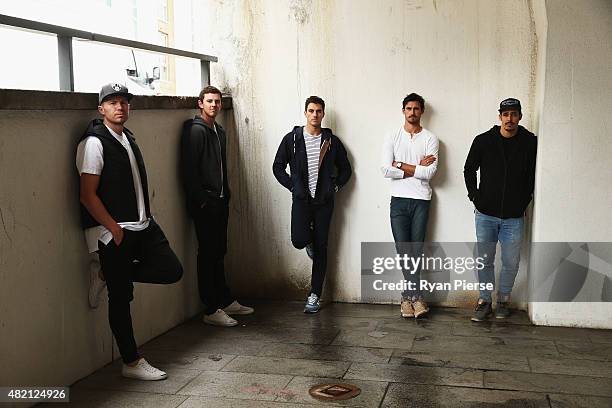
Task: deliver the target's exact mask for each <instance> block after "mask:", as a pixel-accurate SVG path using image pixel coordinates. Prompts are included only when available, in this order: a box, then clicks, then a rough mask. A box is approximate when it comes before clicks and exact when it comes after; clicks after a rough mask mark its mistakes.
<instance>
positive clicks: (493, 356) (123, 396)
mask: <svg viewBox="0 0 612 408" xmlns="http://www.w3.org/2000/svg"><path fill="white" fill-rule="evenodd" d="M470 314H471V311H470V310H461V309H449V308H437V309H433V310H432V311H431V312H430V314H429V317H428V318H427V319H423V320H418V321H415V320H414V319H402V318H401V317H400V316H399V306H385V305H356V304H342V303H335V304H330V305H327V306H325V307H324V308H323V309H322V310H321V312H320V313H319V314H317V315H304V314H303V313H302V304H301V303H295V302H283V303H272V302H268V303H262V304H259V305H257V310H256V314H255V315H252V316H245V317H243V318H241V319H239V320H240V323H241V324H240V325H239V326H237V327H233V328H216V327H212V326H207V325H205V324H203V323H202V322H201V321H200V319H194V320H191V321H189V322H187V323H185V324H183V325H181V326H179V327H177V328H175V329H173V330H171V331H169V332H168V333H166V334H164V335H162V336H160V337H158V338H156V339H154V340H153V341H151V342H149V343H147V344H146V345H144V346H143V347H142V353H143V354H144V355H145V357H146V358H147V359H148V360H149V361H151V362H152V363H154V364H155V365H157V366H158V367H160V368H162V369H164V370H166V371H167V372H168V375H169V378H168V379H167V380H165V381H160V382H140V381H134V380H128V379H123V378H122V377H121V376H120V374H119V372H120V369H119V367H120V366H119V363H118V362H115V363H113V364H111V365H108V366H106V367H104V368H102V369H101V370H99V371H97V372H95V373H94V374H92V375H91V376H89V377H87V378H85V379H83V380H81V381H79V382H78V383H76V384H75V385H74V386H73V387H72V388H71V400H72V401H73V404H72V405H74V406H92V407H93V406H95V407H102V406H104V407H113V408H118V407H134V406H138V407H180V408H192V407H215V408H223V407H240V408H243V407H244V408H247V407H248V408H261V407H276V408H289V407H291V408H298V407H301V408H304V407H315V406H319V407H320V406H321V405H322V404H323V405H330V404H329V403H322V402H319V401H317V400H315V399H313V398H311V397H310V396H309V395H308V389H309V388H310V387H311V386H312V385H315V384H318V383H321V382H326V381H339V382H348V383H351V384H354V385H357V386H358V387H360V388H361V390H362V392H361V395H359V396H358V397H356V398H354V399H352V400H349V401H344V402H342V403H341V405H343V406H351V407H521V408H522V407H588V408H598V407H612V331H610V330H607V331H603V330H586V329H570V328H554V327H535V326H532V325H530V324H529V321H528V319H527V316H526V315H525V314H524V313H516V314H515V315H513V316H512V317H511V318H510V319H508V320H507V321H504V322H498V321H492V322H486V323H472V322H470V321H469V316H470ZM49 406H54V405H49Z"/></svg>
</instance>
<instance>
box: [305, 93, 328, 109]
mask: <svg viewBox="0 0 612 408" xmlns="http://www.w3.org/2000/svg"><path fill="white" fill-rule="evenodd" d="M311 103H314V104H317V105H321V106H322V107H323V112H325V101H324V100H323V99H321V98H319V97H318V96H315V95H312V96H309V97H308V99H306V103H305V104H304V112H306V111H307V110H308V105H309V104H311Z"/></svg>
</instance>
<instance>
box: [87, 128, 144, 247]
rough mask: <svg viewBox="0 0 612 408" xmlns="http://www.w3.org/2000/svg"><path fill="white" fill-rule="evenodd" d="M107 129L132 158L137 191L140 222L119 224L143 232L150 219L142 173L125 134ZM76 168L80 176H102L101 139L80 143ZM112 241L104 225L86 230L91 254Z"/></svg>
mask: <svg viewBox="0 0 612 408" xmlns="http://www.w3.org/2000/svg"><path fill="white" fill-rule="evenodd" d="M106 128H107V129H108V131H109V132H110V134H111V135H113V137H114V138H115V139H117V141H119V143H121V145H122V146H123V147H124V148H125V150H127V154H128V157H129V158H130V167H131V168H132V178H133V180H134V191H136V203H137V205H138V221H133V222H120V223H118V224H119V226H120V227H121V228H124V229H127V230H130V231H142V230H144V229H145V228H147V227H148V226H149V219H148V218H147V213H146V210H145V202H144V193H143V191H142V183H141V181H140V171H139V170H138V165H137V163H136V157H135V156H134V152H133V151H132V147H131V146H130V142H129V141H128V139H127V137H126V136H125V134H124V133H121V135H119V134H117V133H115V132H114V131H113V130H112V129H111V128H109V127H108V126H107V127H106ZM76 166H77V170H78V171H79V176H80V175H81V174H83V173H87V174H95V175H100V174H102V168H103V167H104V148H103V147H102V142H101V141H100V139H98V138H97V137H95V136H89V137H88V138H86V139H84V140H83V141H82V142H81V143H79V146H78V147H77V154H76ZM111 239H113V235H112V234H111V232H110V231H109V230H108V229H106V227H104V226H103V225H99V226H97V227H91V228H86V229H85V240H86V241H87V248H88V249H89V252H95V251H97V250H98V241H102V243H103V244H104V245H107V244H108V243H109V242H110V241H111Z"/></svg>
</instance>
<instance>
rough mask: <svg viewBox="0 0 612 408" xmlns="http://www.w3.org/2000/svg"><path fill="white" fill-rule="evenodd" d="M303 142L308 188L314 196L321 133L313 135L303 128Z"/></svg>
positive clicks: (317, 174)
mask: <svg viewBox="0 0 612 408" xmlns="http://www.w3.org/2000/svg"><path fill="white" fill-rule="evenodd" d="M304 144H305V145H306V158H307V159H308V190H310V196H311V197H312V198H314V196H315V193H316V192H317V181H318V179H319V155H320V154H321V134H318V135H317V136H313V135H311V134H310V133H308V132H306V128H304Z"/></svg>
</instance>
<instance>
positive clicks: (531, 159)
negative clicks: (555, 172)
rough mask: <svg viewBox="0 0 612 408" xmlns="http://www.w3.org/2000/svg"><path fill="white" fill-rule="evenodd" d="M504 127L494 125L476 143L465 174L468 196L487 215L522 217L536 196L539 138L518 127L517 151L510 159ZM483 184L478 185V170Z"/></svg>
mask: <svg viewBox="0 0 612 408" xmlns="http://www.w3.org/2000/svg"><path fill="white" fill-rule="evenodd" d="M499 131H500V127H499V126H493V127H492V128H491V129H490V130H488V131H487V132H485V133H482V134H480V135H478V136H476V138H474V141H473V142H472V147H471V148H470V152H469V153H468V156H467V159H466V160H465V166H464V169H463V176H464V178H465V186H466V187H467V190H468V197H469V199H470V200H471V201H473V202H474V205H475V206H476V209H477V210H478V211H480V212H481V213H483V214H486V215H490V216H493V217H498V218H519V217H522V216H523V214H524V213H525V209H526V208H527V206H528V205H529V202H530V201H531V199H532V197H533V187H534V182H535V163H536V153H537V138H536V137H535V135H534V134H533V133H531V132H529V131H528V130H527V129H525V128H524V127H522V126H519V127H518V132H517V134H516V135H515V136H513V137H516V138H517V140H516V142H517V146H516V149H514V153H513V154H512V155H511V156H510V157H508V158H507V159H506V157H505V156H504V149H503V145H502V143H503V142H502V140H501V134H500V132H499ZM478 169H480V184H479V185H478V188H477V187H476V170H478Z"/></svg>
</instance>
